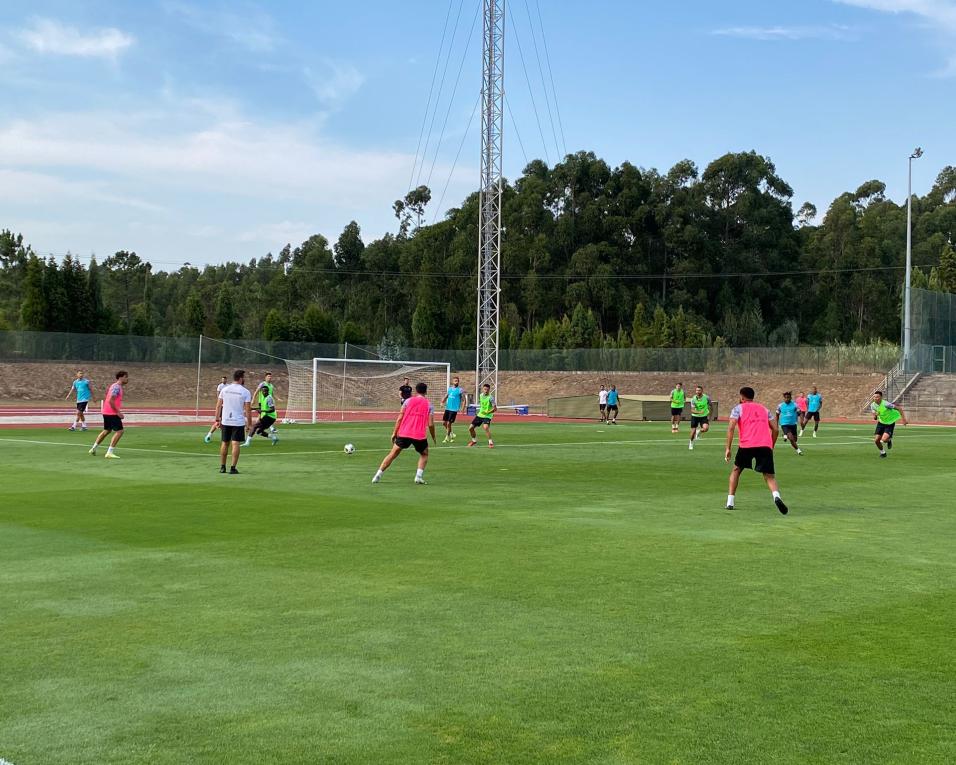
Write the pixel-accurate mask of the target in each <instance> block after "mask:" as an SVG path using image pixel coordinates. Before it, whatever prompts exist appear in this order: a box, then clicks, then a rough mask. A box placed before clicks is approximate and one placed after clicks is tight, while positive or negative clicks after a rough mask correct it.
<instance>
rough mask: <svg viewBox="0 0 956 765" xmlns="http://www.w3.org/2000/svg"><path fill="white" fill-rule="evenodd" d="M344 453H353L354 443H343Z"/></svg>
mask: <svg viewBox="0 0 956 765" xmlns="http://www.w3.org/2000/svg"><path fill="white" fill-rule="evenodd" d="M345 453H346V454H355V445H354V444H346V445H345Z"/></svg>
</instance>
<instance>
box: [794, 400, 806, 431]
mask: <svg viewBox="0 0 956 765" xmlns="http://www.w3.org/2000/svg"><path fill="white" fill-rule="evenodd" d="M794 401H796V402H797V419H798V420H799V421H800V430H803V428H804V426H805V425H806V424H807V394H806V393H801V394H800V395H799V396H797V397H796V398H795V399H794Z"/></svg>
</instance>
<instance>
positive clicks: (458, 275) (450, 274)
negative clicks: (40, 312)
mask: <svg viewBox="0 0 956 765" xmlns="http://www.w3.org/2000/svg"><path fill="white" fill-rule="evenodd" d="M35 254H36V255H37V257H42V258H50V257H52V258H58V257H60V258H62V257H65V255H60V254H58V253H53V252H46V253H35ZM70 255H71V256H72V257H73V258H74V259H75V260H77V259H80V258H83V259H86V260H90V259H91V258H93V257H95V256H92V255H76V254H73V253H70ZM147 262H148V263H149V264H150V265H155V266H177V267H178V268H189V267H191V268H196V269H197V270H202V269H200V268H199V267H198V266H191V265H190V264H187V263H174V262H172V261H162V260H151V261H146V260H144V261H143V264H144V265H145V264H146V263H147ZM287 265H288V266H290V268H289V270H288V273H290V274H347V275H352V276H403V277H408V276H431V277H445V278H452V279H470V278H473V277H474V276H475V275H474V274H473V273H466V272H458V271H416V272H413V273H409V272H407V271H360V270H344V269H338V268H296V267H295V266H293V265H291V264H282V263H277V264H275V265H272V266H268V265H255V266H249V265H247V264H245V263H235V262H228V263H216V264H211V263H210V264H206V265H205V266H203V268H212V269H217V268H228V267H234V268H236V269H238V270H247V271H254V270H259V271H279V270H284V269H285V267H286V266H287ZM936 265H937V264H935V263H919V264H914V265H913V268H935V267H936ZM905 268H906V266H905V265H903V266H864V267H860V268H817V269H805V270H793V271H732V272H726V273H718V274H701V273H697V274H675V273H672V272H671V273H662V274H614V273H611V274H536V277H537V278H538V279H543V280H550V281H572V280H575V279H580V280H584V279H601V280H604V279H621V280H629V281H651V280H657V279H667V280H668V281H684V280H689V279H694V280H704V279H737V278H742V277H755V276H756V277H767V276H819V275H829V274H854V273H875V272H880V271H902V270H904V269H905ZM528 275H529V274H502V275H501V278H502V279H524V278H525V277H527V276H528ZM154 276H155V274H154Z"/></svg>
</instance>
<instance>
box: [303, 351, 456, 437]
mask: <svg viewBox="0 0 956 765" xmlns="http://www.w3.org/2000/svg"><path fill="white" fill-rule="evenodd" d="M405 377H407V378H408V381H409V385H411V386H412V388H414V387H415V385H416V383H420V382H423V383H425V384H426V385H427V386H428V393H427V396H428V400H429V401H431V403H432V405H433V406H434V407H435V409H436V410H437V409H438V408H439V405H440V403H441V400H442V397H443V396H444V395H445V392H446V391H447V390H448V385H449V383H450V381H451V365H450V364H448V363H447V362H443V361H408V360H406V361H384V360H382V359H332V358H314V359H312V361H311V362H310V363H309V366H308V367H306V366H305V364H304V363H303V362H298V361H297V362H289V408H290V409H293V410H295V411H302V410H303V409H305V410H307V411H308V412H309V414H310V416H311V421H312V422H317V421H318V420H320V419H336V418H338V419H343V420H344V419H346V418H347V417H349V416H356V415H363V414H370V413H375V412H388V413H393V412H397V411H398V409H399V407H400V406H401V396H400V393H399V388H400V387H401V385H402V383H403V379H404V378H405ZM303 404H305V406H303ZM304 419H305V418H304Z"/></svg>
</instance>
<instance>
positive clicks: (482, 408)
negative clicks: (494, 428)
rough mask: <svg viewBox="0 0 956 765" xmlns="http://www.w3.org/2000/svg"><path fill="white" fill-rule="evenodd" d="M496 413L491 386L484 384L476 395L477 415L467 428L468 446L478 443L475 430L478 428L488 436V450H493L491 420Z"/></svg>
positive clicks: (496, 406)
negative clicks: (469, 437) (469, 438)
mask: <svg viewBox="0 0 956 765" xmlns="http://www.w3.org/2000/svg"><path fill="white" fill-rule="evenodd" d="M497 411H498V405H497V404H495V397H494V396H492V395H491V386H490V385H488V383H485V384H484V385H482V386H481V393H480V394H479V395H478V414H477V415H476V417H475V419H473V420H472V421H471V425H469V426H468V435H469V436H471V440H470V441H469V442H468V445H469V446H474V445H475V444H476V443H478V437H477V433H475V428H477V427H479V426H480V427H481V428H482V430H484V431H485V435H486V436H488V448H489V449H494V448H495V442H494V441H492V440H491V420H492V418H493V417H494V416H495V412H497Z"/></svg>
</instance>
